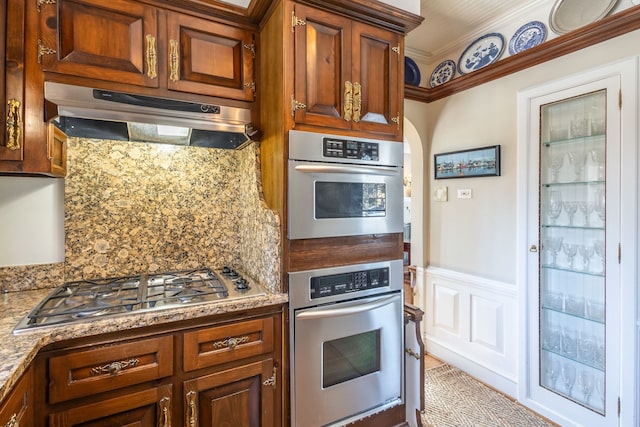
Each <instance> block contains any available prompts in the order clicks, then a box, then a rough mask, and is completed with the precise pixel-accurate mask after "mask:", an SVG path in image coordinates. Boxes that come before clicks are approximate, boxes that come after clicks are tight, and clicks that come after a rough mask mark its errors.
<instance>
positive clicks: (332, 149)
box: [322, 138, 380, 161]
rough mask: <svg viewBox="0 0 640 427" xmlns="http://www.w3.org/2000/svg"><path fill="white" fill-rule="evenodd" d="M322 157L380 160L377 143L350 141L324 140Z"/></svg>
mask: <svg viewBox="0 0 640 427" xmlns="http://www.w3.org/2000/svg"><path fill="white" fill-rule="evenodd" d="M322 155H323V156H324V157H329V158H333V159H335V158H339V159H354V160H374V161H378V160H380V152H379V144H378V143H377V142H371V141H353V140H350V139H338V138H323V139H322Z"/></svg>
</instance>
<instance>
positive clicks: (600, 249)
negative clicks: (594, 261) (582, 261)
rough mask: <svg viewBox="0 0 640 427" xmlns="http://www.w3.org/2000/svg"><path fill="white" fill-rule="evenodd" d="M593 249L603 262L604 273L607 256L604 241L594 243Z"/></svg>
mask: <svg viewBox="0 0 640 427" xmlns="http://www.w3.org/2000/svg"><path fill="white" fill-rule="evenodd" d="M593 248H594V250H595V252H596V255H598V256H599V257H600V259H601V260H602V264H601V265H602V270H601V271H602V272H603V273H604V263H605V260H604V256H605V247H604V241H603V240H596V241H594V242H593Z"/></svg>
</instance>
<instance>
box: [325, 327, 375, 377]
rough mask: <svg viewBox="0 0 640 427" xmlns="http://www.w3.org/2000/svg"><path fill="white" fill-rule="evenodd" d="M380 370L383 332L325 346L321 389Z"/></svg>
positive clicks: (354, 337) (373, 332) (366, 333)
mask: <svg viewBox="0 0 640 427" xmlns="http://www.w3.org/2000/svg"><path fill="white" fill-rule="evenodd" d="M379 370H380V329H376V330H375V331H369V332H365V333H362V334H357V335H351V336H349V337H344V338H339V339H337V340H333V341H326V342H324V343H322V387H323V388H328V387H331V386H333V385H336V384H340V383H343V382H345V381H349V380H352V379H355V378H358V377H363V376H365V375H368V374H371V373H373V372H376V371H379Z"/></svg>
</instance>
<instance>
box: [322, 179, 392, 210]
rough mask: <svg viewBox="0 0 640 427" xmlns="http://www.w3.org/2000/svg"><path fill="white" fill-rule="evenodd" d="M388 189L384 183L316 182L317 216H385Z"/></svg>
mask: <svg viewBox="0 0 640 427" xmlns="http://www.w3.org/2000/svg"><path fill="white" fill-rule="evenodd" d="M386 205H387V188H386V185H385V184H383V183H366V182H365V183H361V182H316V185H315V210H316V218H318V219H324V218H362V217H376V216H385V214H386Z"/></svg>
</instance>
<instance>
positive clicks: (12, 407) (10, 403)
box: [0, 369, 33, 427]
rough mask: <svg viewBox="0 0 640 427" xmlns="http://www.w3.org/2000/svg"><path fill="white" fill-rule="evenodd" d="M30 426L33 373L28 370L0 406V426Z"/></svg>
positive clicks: (31, 421)
mask: <svg viewBox="0 0 640 427" xmlns="http://www.w3.org/2000/svg"><path fill="white" fill-rule="evenodd" d="M31 425H33V372H32V370H31V369H29V370H27V372H26V373H25V374H24V375H23V376H22V377H21V378H20V380H19V381H18V383H17V384H16V386H15V387H14V389H13V391H12V392H11V393H10V394H9V396H8V397H7V398H6V399H5V401H4V402H3V403H2V405H0V426H2V427H18V426H31Z"/></svg>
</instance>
